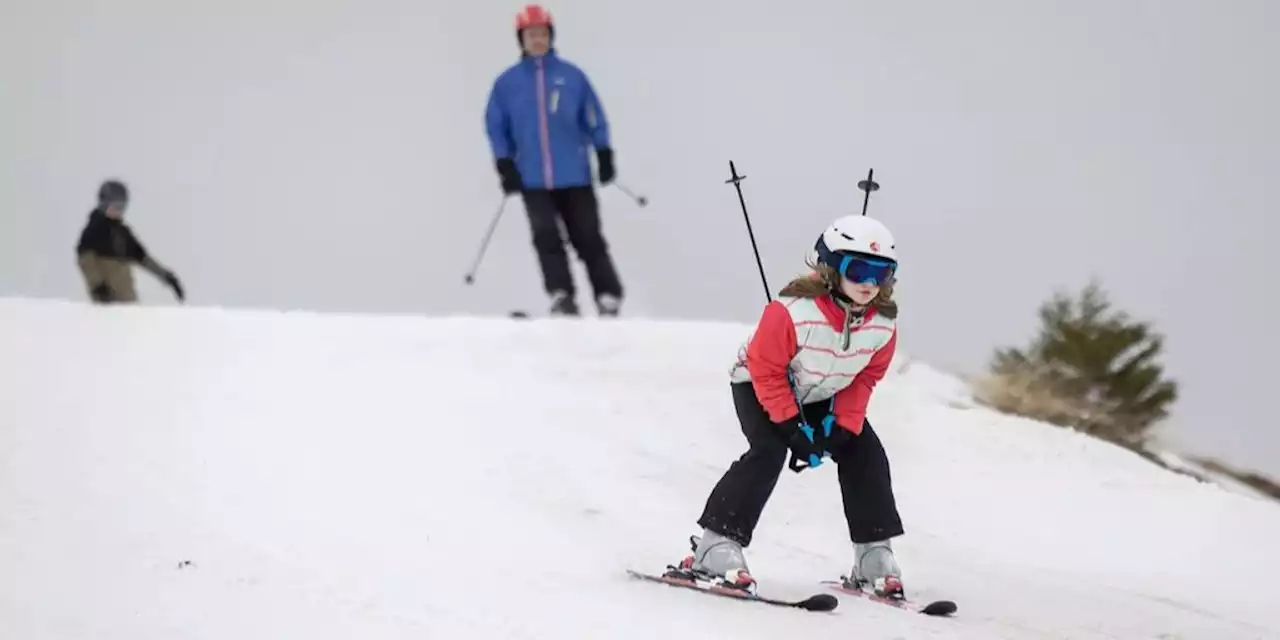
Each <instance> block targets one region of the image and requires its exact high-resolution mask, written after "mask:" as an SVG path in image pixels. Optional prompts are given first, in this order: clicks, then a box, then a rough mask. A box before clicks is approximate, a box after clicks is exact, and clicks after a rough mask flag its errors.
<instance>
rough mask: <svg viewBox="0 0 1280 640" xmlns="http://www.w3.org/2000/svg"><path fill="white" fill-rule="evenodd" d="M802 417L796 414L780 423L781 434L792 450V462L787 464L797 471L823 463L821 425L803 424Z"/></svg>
mask: <svg viewBox="0 0 1280 640" xmlns="http://www.w3.org/2000/svg"><path fill="white" fill-rule="evenodd" d="M800 417H801V416H800V415H796V416H795V417H794V418H790V419H788V420H786V421H785V422H781V423H779V424H778V430H779V434H780V435H781V436H782V438H783V439H784V440H786V443H787V448H788V449H790V450H791V462H790V463H789V464H788V465H787V466H788V467H789V468H790V469H791V470H792V471H794V472H796V473H800V472H801V471H804V470H805V469H808V468H810V467H816V466H818V465H820V464H822V456H823V443H824V440H823V438H822V433H821V427H818V428H816V429H815V428H814V427H813V426H812V425H809V424H803V423H801V422H800Z"/></svg>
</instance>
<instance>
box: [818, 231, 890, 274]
mask: <svg viewBox="0 0 1280 640" xmlns="http://www.w3.org/2000/svg"><path fill="white" fill-rule="evenodd" d="M814 250H815V251H816V252H817V254H818V260H819V261H820V262H822V263H823V264H826V265H828V266H830V267H831V268H833V269H835V270H836V272H837V273H839V274H840V275H841V276H842V277H844V278H848V279H852V280H855V281H857V282H864V281H871V282H874V283H876V284H882V283H883V282H884V281H885V280H888V279H889V278H892V277H893V274H894V273H895V272H896V271H897V267H898V250H897V245H896V243H895V241H894V239H893V233H892V232H890V231H889V228H888V227H886V226H884V223H882V222H880V221H879V220H876V219H875V218H868V217H866V216H861V215H849V216H844V217H842V218H840V219H838V220H836V221H835V222H832V223H831V226H829V227H827V230H826V231H823V232H822V235H821V236H820V237H819V238H818V241H817V242H816V243H815V244H814Z"/></svg>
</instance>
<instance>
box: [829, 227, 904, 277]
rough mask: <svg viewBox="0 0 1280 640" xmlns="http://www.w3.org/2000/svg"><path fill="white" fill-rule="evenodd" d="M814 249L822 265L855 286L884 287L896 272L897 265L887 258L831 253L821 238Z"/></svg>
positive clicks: (843, 252)
mask: <svg viewBox="0 0 1280 640" xmlns="http://www.w3.org/2000/svg"><path fill="white" fill-rule="evenodd" d="M815 249H817V251H818V259H819V260H821V261H822V263H823V264H825V265H827V266H829V267H831V268H832V269H835V270H836V273H839V274H840V276H841V277H843V278H844V279H845V280H848V281H850V282H853V283H856V284H870V285H875V286H884V284H885V283H886V282H888V281H889V280H890V279H892V278H893V274H894V273H895V272H897V270H898V263H897V262H894V261H893V260H889V259H887V258H876V257H872V256H868V255H863V254H858V253H849V252H846V251H832V250H830V249H828V248H827V243H825V242H823V241H822V239H821V238H819V239H818V244H817V246H816V247H815Z"/></svg>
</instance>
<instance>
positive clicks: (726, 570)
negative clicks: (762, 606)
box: [664, 530, 756, 595]
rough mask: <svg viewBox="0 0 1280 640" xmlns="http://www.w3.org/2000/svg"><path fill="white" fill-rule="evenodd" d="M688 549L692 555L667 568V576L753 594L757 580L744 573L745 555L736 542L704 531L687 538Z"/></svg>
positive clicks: (745, 571) (745, 565)
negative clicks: (709, 583) (700, 534)
mask: <svg viewBox="0 0 1280 640" xmlns="http://www.w3.org/2000/svg"><path fill="white" fill-rule="evenodd" d="M689 547H690V549H691V550H692V553H690V554H688V555H686V556H685V557H684V559H683V560H681V561H680V564H679V565H677V566H668V567H667V572H666V573H665V574H664V575H665V576H666V577H668V578H679V579H682V580H694V581H701V582H711V583H713V584H715V586H717V587H720V588H724V589H737V590H739V591H743V592H745V593H749V594H752V595H755V594H756V579H755V578H753V577H751V573H750V572H748V571H747V559H746V556H745V555H744V554H743V551H742V546H741V545H739V544H738V543H737V542H734V541H733V540H730V539H729V538H726V537H724V536H722V535H720V534H718V533H716V532H714V531H711V530H707V531H704V532H703V533H702V536H701V537H699V536H696V535H695V536H689Z"/></svg>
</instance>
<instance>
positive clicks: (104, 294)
mask: <svg viewBox="0 0 1280 640" xmlns="http://www.w3.org/2000/svg"><path fill="white" fill-rule="evenodd" d="M89 296H90V297H92V298H93V301H94V302H111V287H108V286H107V285H106V283H103V284H100V285H98V286H96V287H94V288H93V290H91V291H90V292H89Z"/></svg>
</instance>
